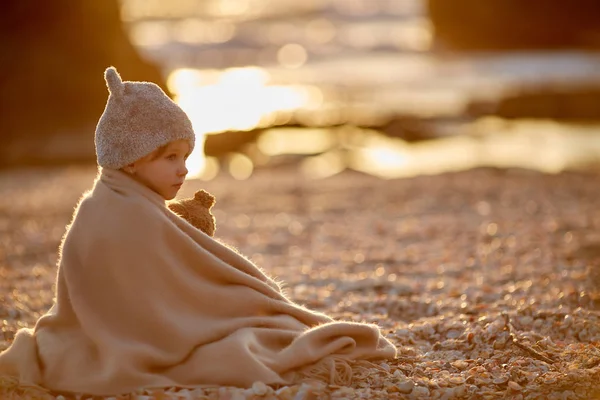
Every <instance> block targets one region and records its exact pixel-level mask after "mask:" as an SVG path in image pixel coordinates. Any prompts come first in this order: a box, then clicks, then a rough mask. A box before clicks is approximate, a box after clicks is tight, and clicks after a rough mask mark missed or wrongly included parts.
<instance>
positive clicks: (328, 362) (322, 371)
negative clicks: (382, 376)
mask: <svg viewBox="0 0 600 400" xmlns="http://www.w3.org/2000/svg"><path fill="white" fill-rule="evenodd" d="M372 368H375V369H378V370H383V371H385V370H384V369H383V368H382V367H380V366H379V365H377V364H374V363H372V362H371V361H367V360H348V359H345V358H343V357H340V356H335V355H332V356H329V357H326V358H324V359H322V360H321V361H319V362H317V363H315V364H312V365H309V366H308V367H305V368H303V369H301V370H300V371H298V372H297V373H296V374H297V375H296V379H297V380H298V381H320V382H325V383H327V384H329V385H336V386H351V385H352V382H353V380H358V379H360V380H362V379H363V378H364V377H365V375H366V374H367V375H368V373H369V370H370V369H372Z"/></svg>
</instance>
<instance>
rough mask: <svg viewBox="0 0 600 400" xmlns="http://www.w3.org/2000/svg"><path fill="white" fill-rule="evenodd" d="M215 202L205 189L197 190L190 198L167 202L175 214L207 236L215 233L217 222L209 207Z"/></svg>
mask: <svg viewBox="0 0 600 400" xmlns="http://www.w3.org/2000/svg"><path fill="white" fill-rule="evenodd" d="M214 204H215V198H214V196H213V195H211V194H210V193H208V192H207V191H205V190H199V191H197V192H196V193H195V194H194V197H193V198H191V199H182V200H179V201H174V202H172V203H169V204H168V207H169V209H170V210H171V211H173V212H174V213H175V214H177V215H179V216H180V217H181V218H183V219H185V220H186V221H188V222H189V223H190V224H192V225H193V226H195V227H196V228H198V229H200V230H201V231H202V232H204V233H206V234H207V235H209V236H214V235H215V230H216V228H217V224H216V221H215V217H214V215H212V213H211V212H210V209H211V208H212V206H213V205H214Z"/></svg>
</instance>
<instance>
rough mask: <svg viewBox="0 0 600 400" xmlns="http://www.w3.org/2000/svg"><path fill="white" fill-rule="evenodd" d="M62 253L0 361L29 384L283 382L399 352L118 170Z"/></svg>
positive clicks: (84, 207) (87, 201) (93, 194)
mask: <svg viewBox="0 0 600 400" xmlns="http://www.w3.org/2000/svg"><path fill="white" fill-rule="evenodd" d="M59 255H60V257H59V264H58V273H57V281H56V297H55V301H54V304H53V306H52V307H51V309H50V310H49V311H48V312H47V313H46V314H45V315H43V316H42V317H41V318H40V319H39V320H38V321H37V323H36V325H35V327H33V328H31V329H29V328H27V329H21V330H20V331H18V333H17V334H16V336H15V339H14V341H13V342H12V344H11V346H10V347H9V348H8V349H7V350H5V351H4V352H3V353H2V354H0V374H4V375H5V376H12V377H15V378H17V379H18V380H19V381H20V382H22V383H23V384H31V385H39V386H42V387H44V388H48V389H50V390H52V391H57V392H70V393H86V394H92V395H116V394H122V393H130V392H132V391H135V390H139V389H140V388H160V387H199V386H211V385H227V386H238V387H250V386H251V385H252V384H253V383H254V382H256V381H261V382H263V383H266V384H268V385H273V386H279V385H290V384H294V383H297V382H298V381H299V380H300V379H302V378H303V377H306V376H307V371H311V368H312V370H313V371H315V368H317V369H318V368H319V366H321V368H322V366H323V365H333V364H334V363H333V361H340V360H342V361H344V362H346V363H352V362H354V361H355V360H377V359H389V358H394V357H395V356H396V348H395V347H394V345H393V344H392V343H391V342H390V341H388V340H387V339H386V338H385V337H383V336H382V334H381V332H380V330H379V328H378V327H377V326H376V325H371V324H362V323H353V322H343V321H334V320H333V319H332V318H330V317H329V316H327V315H325V314H323V313H319V312H315V311H312V310H309V309H307V308H305V307H303V306H300V305H298V304H296V303H294V302H293V301H291V300H290V299H289V298H287V297H286V295H285V294H284V293H283V292H282V290H281V289H280V287H279V285H278V284H277V282H275V281H274V280H273V279H272V278H270V277H269V276H268V275H267V274H265V273H264V272H263V271H262V270H261V269H260V268H259V267H257V266H256V265H254V264H253V263H252V262H251V261H250V260H248V259H247V258H245V257H243V256H242V255H240V254H239V253H238V252H236V251H234V250H232V249H230V248H228V247H227V246H225V245H223V244H221V243H219V242H218V241H216V240H214V239H213V238H211V237H210V236H207V235H206V234H205V233H203V232H202V231H200V230H198V229H196V228H194V227H193V226H192V225H190V224H189V223H188V222H186V221H185V220H183V219H182V218H180V217H178V216H177V215H176V214H174V213H173V212H171V211H170V210H169V209H168V208H167V207H166V206H165V201H164V200H163V199H162V197H161V196H160V195H158V194H156V193H155V192H153V191H152V190H151V189H149V188H147V187H145V186H144V185H142V184H140V183H138V182H137V181H135V180H134V179H132V178H131V177H129V176H128V175H127V174H125V173H123V172H120V171H117V170H110V169H104V170H100V172H99V174H98V176H97V178H96V181H95V183H94V187H93V188H92V189H91V190H90V192H88V193H87V194H85V195H84V196H83V197H82V200H81V201H80V202H79V204H78V206H77V208H76V210H75V213H74V217H73V219H72V222H71V223H70V225H69V226H68V227H67V233H66V235H65V237H64V239H63V242H62V244H61V247H60V253H59ZM326 369H327V368H326ZM308 375H310V374H308Z"/></svg>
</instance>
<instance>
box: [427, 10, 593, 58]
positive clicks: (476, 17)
mask: <svg viewBox="0 0 600 400" xmlns="http://www.w3.org/2000/svg"><path fill="white" fill-rule="evenodd" d="M427 9H428V12H429V16H430V18H431V22H432V24H433V26H434V30H435V41H436V42H437V43H438V44H439V45H441V46H443V47H450V48H452V49H465V50H469V49H471V50H475V49H476V50H481V49H485V50H488V49H491V50H502V49H504V50H506V49H540V48H573V47H578V48H593V49H596V50H598V49H600V2H598V1H596V0H571V1H564V0H528V1H522V0H486V1H480V0H427Z"/></svg>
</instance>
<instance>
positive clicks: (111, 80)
mask: <svg viewBox="0 0 600 400" xmlns="http://www.w3.org/2000/svg"><path fill="white" fill-rule="evenodd" d="M104 80H105V81H106V86H107V87H108V91H109V92H110V93H111V94H117V95H120V94H121V93H123V88H124V86H123V81H122V80H121V75H119V73H118V72H117V69H116V68H115V67H108V68H106V70H105V71H104Z"/></svg>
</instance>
